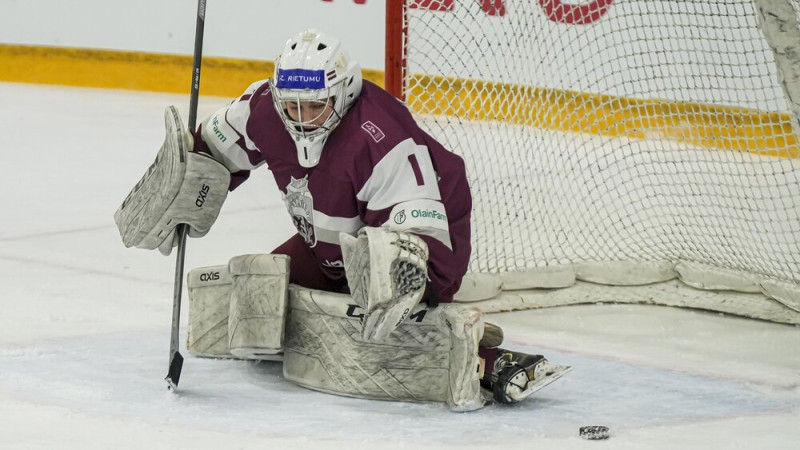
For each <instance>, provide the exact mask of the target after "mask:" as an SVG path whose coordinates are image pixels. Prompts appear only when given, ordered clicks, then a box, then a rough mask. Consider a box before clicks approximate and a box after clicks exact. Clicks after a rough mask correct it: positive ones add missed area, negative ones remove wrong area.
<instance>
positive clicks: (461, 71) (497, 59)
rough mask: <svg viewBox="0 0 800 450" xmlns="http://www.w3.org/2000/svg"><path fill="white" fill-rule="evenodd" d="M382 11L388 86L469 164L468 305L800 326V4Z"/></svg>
mask: <svg viewBox="0 0 800 450" xmlns="http://www.w3.org/2000/svg"><path fill="white" fill-rule="evenodd" d="M387 8H388V10H387V77H386V87H387V89H388V90H390V91H391V92H393V93H395V95H397V96H398V97H400V98H402V99H404V100H405V101H406V102H407V103H408V105H409V106H410V108H411V109H412V111H413V112H414V114H415V116H416V117H417V120H418V121H419V122H420V123H421V124H422V125H423V127H424V128H426V129H427V130H428V131H429V132H430V133H431V134H432V135H433V136H435V137H436V138H437V139H438V140H440V141H441V142H442V143H443V144H445V146H447V147H448V148H449V149H451V150H452V151H454V152H456V153H458V154H460V155H462V156H463V157H464V159H465V161H466V163H467V170H468V175H469V178H470V184H471V187H472V194H473V197H474V211H473V256H472V260H471V262H470V274H468V277H467V278H465V281H464V286H463V287H462V290H461V292H460V293H459V296H458V297H457V298H458V299H459V300H460V301H474V302H476V303H475V304H476V305H478V306H480V307H481V308H482V309H484V310H488V311H498V310H508V309H515V308H534V307H542V306H552V305H564V304H574V303H592V302H632V303H658V304H666V305H675V306H686V307H693V308H701V309H709V310H716V311H723V312H727V313H732V314H738V315H744V316H748V317H755V318H761V319H765V320H772V321H776V322H784V323H794V324H798V323H800V284H798V283H800V162H798V159H797V158H798V156H799V154H798V150H799V149H798V143H797V135H796V132H797V129H796V128H795V126H796V124H798V121H797V114H796V112H797V111H798V108H797V104H796V102H797V101H798V100H800V84H798V83H800V69H799V68H798V61H797V60H792V58H798V56H797V55H796V53H798V52H792V51H787V49H789V50H791V46H792V45H795V46H798V45H800V30H798V26H797V22H798V21H797V15H798V14H797V11H798V2H797V1H789V0H724V1H721V0H682V1H676V2H670V1H655V0H614V1H612V0H537V1H533V0H490V1H481V0H405V1H399V0H398V1H396V0H390V1H389V2H387ZM793 83H794V84H793ZM792 94H794V98H792ZM601 286H602V288H601Z"/></svg>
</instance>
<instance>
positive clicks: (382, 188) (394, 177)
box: [356, 138, 442, 211]
mask: <svg viewBox="0 0 800 450" xmlns="http://www.w3.org/2000/svg"><path fill="white" fill-rule="evenodd" d="M411 155H414V157H413V160H412V159H409V157H410V156H411ZM414 164H416V165H418V169H419V174H417V173H415V167H414ZM418 175H421V178H422V180H421V181H422V184H421V185H420V184H419V183H418V179H419V178H420V177H419V176H418ZM356 197H357V198H358V200H360V201H363V202H367V208H369V209H371V210H373V211H380V210H382V209H386V208H389V207H391V206H393V205H396V204H397V203H401V202H404V201H408V200H413V199H419V198H428V199H433V200H441V198H442V197H441V194H440V193H439V184H438V177H437V174H436V171H434V170H433V163H432V162H431V156H430V152H429V151H428V147H426V146H424V145H417V144H416V143H414V141H413V140H412V139H411V138H409V139H406V140H404V141H402V142H400V143H399V144H397V145H396V146H395V147H394V148H393V149H392V150H391V151H390V152H389V153H388V154H387V155H386V156H384V157H383V159H381V160H380V161H378V163H377V164H376V165H375V168H374V169H373V171H372V175H370V177H369V179H368V180H367V182H366V183H365V184H364V187H363V188H362V189H361V191H359V193H358V194H357V196H356Z"/></svg>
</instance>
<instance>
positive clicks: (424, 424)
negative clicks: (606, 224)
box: [0, 83, 800, 450]
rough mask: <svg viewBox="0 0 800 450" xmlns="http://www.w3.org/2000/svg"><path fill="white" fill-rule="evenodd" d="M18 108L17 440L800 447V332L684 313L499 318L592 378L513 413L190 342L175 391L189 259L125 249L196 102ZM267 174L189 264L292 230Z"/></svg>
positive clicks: (1, 240) (59, 93)
mask: <svg viewBox="0 0 800 450" xmlns="http://www.w3.org/2000/svg"><path fill="white" fill-rule="evenodd" d="M0 98H1V99H2V102H0V123H2V124H3V125H4V126H3V133H2V143H3V144H2V147H0V148H1V150H0V169H2V177H0V187H1V188H2V192H3V194H4V195H3V213H2V218H3V220H2V223H3V225H2V227H0V281H1V282H2V290H1V291H0V292H2V296H0V330H1V331H0V448H3V449H6V448H9V449H39V448H41V449H48V450H51V449H55V448H57V449H94V448H98V449H101V448H102V449H108V448H115V449H138V448H147V449H162V448H163V449H167V448H169V449H184V448H186V449H189V448H193V449H205V448H220V449H222V448H224V449H228V448H237V449H238V448H247V449H249V448H298V449H304V448H315V449H320V448H323V449H327V448H348V449H383V448H415V449H423V448H424V449H445V448H458V449H465V448H490V447H495V446H497V447H498V448H509V449H516V448H558V449H584V448H607V449H608V448H614V449H617V448H621V449H672V448H682V449H683V448H698V449H699V448H703V449H718V448H719V449H722V448H764V449H797V448H800V447H799V444H798V442H800V426H799V425H798V424H800V327H792V326H785V325H776V324H771V323H766V322H758V321H753V320H745V319H740V318H733V317H724V316H720V315H714V314H708V313H701V312H694V311H685V310H677V309H673V308H665V307H652V306H651V307H648V306H632V305H592V306H573V307H562V308H553V309H547V310H540V311H524V312H514V313H502V314H492V315H490V316H489V317H488V320H490V321H493V322H496V323H498V324H500V325H501V326H503V328H504V330H505V335H506V338H507V341H506V346H507V347H509V348H514V349H517V350H521V351H526V352H542V353H543V354H545V355H547V356H548V358H549V359H550V360H551V361H553V362H555V363H559V364H570V365H572V366H574V370H573V371H572V372H571V373H570V374H568V375H567V376H566V377H565V378H564V379H562V380H559V381H558V382H556V383H554V384H553V385H551V386H549V387H547V388H546V389H544V390H542V391H540V392H539V393H537V394H536V395H535V396H534V397H532V398H530V399H528V400H527V401H526V402H524V403H522V404H519V405H515V406H512V407H500V406H490V407H487V408H484V409H483V410H480V411H476V412H472V413H452V412H450V411H449V410H448V409H447V408H446V407H445V406H444V405H433V404H405V403H393V402H379V401H367V400H358V399H352V398H344V397H336V396H332V395H327V394H320V393H315V392H311V391H308V390H305V389H303V388H300V387H297V386H295V385H292V384H291V383H289V382H287V381H285V380H283V379H282V376H281V367H280V364H279V363H274V362H261V363H256V362H246V361H233V360H214V359H202V358H194V357H191V356H188V355H187V354H186V352H185V350H184V352H183V353H184V355H185V356H187V359H186V363H185V364H184V369H183V376H182V378H181V384H180V389H179V392H178V393H177V394H175V393H171V392H169V391H168V390H167V388H166V384H165V382H164V376H165V375H166V370H167V363H168V349H169V331H170V330H169V328H170V322H171V310H172V283H173V273H174V257H163V256H161V255H160V254H159V253H158V252H155V251H154V252H148V251H143V250H133V249H125V248H124V247H123V246H122V243H121V241H120V239H119V235H118V233H117V230H116V228H115V226H114V223H113V219H112V215H113V213H114V211H115V210H116V208H117V206H118V205H119V202H120V201H121V200H122V199H123V198H124V196H125V195H126V194H127V192H128V191H129V190H130V188H131V187H132V185H133V184H134V183H135V182H136V181H137V180H138V179H139V177H140V176H141V174H142V173H143V171H144V170H145V169H146V168H147V166H148V165H149V164H150V163H151V162H152V159H153V158H154V157H155V154H156V150H157V148H158V147H159V145H160V143H161V141H162V140H163V129H162V127H163V124H162V116H163V110H164V108H165V107H166V106H167V105H170V104H175V105H176V106H178V107H179V109H181V111H182V112H183V114H184V117H185V114H186V111H187V110H188V96H175V95H162V94H147V93H138V92H125V91H109V90H94V89H76V88H62V87H49V86H35V85H25V84H9V83H0ZM226 101H227V100H226V99H219V98H202V99H201V102H200V115H201V116H204V115H206V114H209V113H210V112H211V111H213V110H214V109H215V108H217V107H219V106H221V105H222V104H224V103H225V102H226ZM251 178H252V179H251V180H250V181H248V183H246V184H245V185H243V186H242V187H241V188H240V189H238V190H236V191H235V192H234V193H232V194H231V195H230V196H229V197H228V201H227V203H226V205H225V206H224V207H223V211H222V214H221V217H220V219H219V221H218V222H217V224H216V225H215V227H214V228H213V229H212V230H211V232H210V233H209V234H208V235H207V236H206V237H205V238H203V239H190V240H189V244H188V246H187V260H186V267H187V270H188V268H192V267H197V266H202V265H216V264H221V263H225V262H226V261H227V260H228V259H229V258H230V257H231V256H234V255H238V254H243V253H257V252H268V251H269V250H271V249H272V248H273V247H275V246H276V245H277V244H279V243H281V242H282V241H283V240H284V239H285V238H286V237H288V236H289V235H290V234H291V233H292V230H293V228H292V225H291V221H290V219H289V218H288V215H287V214H286V213H285V212H284V211H283V205H282V203H281V201H280V198H279V196H278V195H277V194H276V190H275V187H274V185H273V184H272V181H271V178H270V176H269V174H268V172H267V171H266V170H261V171H258V172H256V173H254V174H253V176H252V177H251ZM184 299H185V295H184ZM184 311H185V310H184ZM183 331H184V332H185V314H184V327H183ZM583 425H608V426H609V427H610V428H611V433H612V437H611V439H610V440H609V441H606V442H589V441H585V440H582V439H580V438H579V437H578V428H579V427H580V426H583Z"/></svg>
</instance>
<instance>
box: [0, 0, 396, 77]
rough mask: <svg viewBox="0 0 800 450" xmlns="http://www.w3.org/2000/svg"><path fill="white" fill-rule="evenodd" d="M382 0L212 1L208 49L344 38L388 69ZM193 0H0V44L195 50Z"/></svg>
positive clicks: (354, 52) (265, 52)
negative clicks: (303, 37)
mask: <svg viewBox="0 0 800 450" xmlns="http://www.w3.org/2000/svg"><path fill="white" fill-rule="evenodd" d="M384 14H385V2H384V1H383V0H368V1H367V2H366V3H365V4H363V5H360V4H356V3H355V2H354V1H353V0H333V1H332V2H325V1H322V0H207V4H206V22H205V38H204V44H203V53H204V55H208V56H226V57H232V58H243V59H262V60H273V59H274V58H275V56H277V55H278V53H280V51H281V49H282V47H283V43H284V42H285V41H286V39H288V38H289V37H290V36H292V35H294V34H295V33H297V32H299V31H302V30H303V29H306V28H317V29H320V30H323V31H326V32H328V33H330V34H333V35H335V36H337V37H339V38H340V39H341V40H342V41H343V42H344V44H345V45H346V47H347V48H348V49H349V52H350V54H351V56H352V57H354V58H356V59H358V60H359V61H361V64H362V66H363V67H365V68H370V69H383V55H384V39H383V35H384ZM196 17H197V1H196V0H136V1H132V2H127V1H122V0H0V43H3V44H27V45H47V46H58V47H78V48H101V49H112V50H134V51H144V52H158V53H173V54H187V55H190V54H192V51H193V49H194V33H195V21H196Z"/></svg>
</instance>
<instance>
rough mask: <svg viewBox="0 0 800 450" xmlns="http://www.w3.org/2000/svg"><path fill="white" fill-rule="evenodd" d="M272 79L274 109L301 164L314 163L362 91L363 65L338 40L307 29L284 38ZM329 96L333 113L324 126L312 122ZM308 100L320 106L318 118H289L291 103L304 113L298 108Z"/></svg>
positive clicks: (321, 112)
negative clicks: (350, 56)
mask: <svg viewBox="0 0 800 450" xmlns="http://www.w3.org/2000/svg"><path fill="white" fill-rule="evenodd" d="M270 83H271V88H272V98H273V100H274V101H275V109H277V110H278V114H279V115H280V117H281V119H282V120H283V123H284V125H285V126H286V130H287V131H289V133H290V134H291V135H292V137H294V140H295V145H296V146H297V158H298V160H299V161H300V165H302V166H303V167H314V166H316V165H317V163H319V159H320V156H321V155H322V147H323V146H324V145H325V141H326V140H327V138H328V136H329V135H330V132H331V131H332V130H333V129H334V128H335V127H336V125H338V124H339V121H340V120H341V118H342V116H343V115H344V114H345V113H346V112H347V110H348V109H350V106H352V104H353V102H355V100H356V98H358V95H359V94H360V93H361V67H360V66H359V64H358V63H357V62H354V61H352V60H351V59H350V58H349V57H348V55H347V53H345V52H344V50H342V45H341V43H340V42H339V40H338V39H336V38H334V37H331V36H328V35H326V34H324V33H320V32H318V31H316V30H307V31H304V32H302V33H300V34H298V35H297V36H295V37H293V38H291V39H289V40H288V41H287V42H286V46H285V47H284V48H283V52H282V53H281V54H280V56H278V59H277V61H276V62H275V74H274V76H273V77H272V80H271V81H270ZM331 100H332V101H333V104H332V109H333V112H332V113H330V115H329V116H328V117H327V118H325V121H324V122H323V123H322V125H319V126H317V125H315V124H313V123H312V122H313V121H315V120H317V119H318V118H319V117H320V115H321V114H323V113H324V111H327V109H325V108H322V106H324V105H327V104H328V102H329V101H331ZM309 101H310V102H318V103H319V105H320V107H319V108H317V110H318V111H320V112H319V113H318V115H317V116H316V117H302V116H300V117H298V120H295V119H293V118H292V117H290V116H289V113H288V111H287V107H288V106H289V105H291V106H293V107H294V108H296V109H295V112H296V113H297V115H300V114H299V113H300V111H301V110H300V109H297V106H298V105H299V104H300V102H309Z"/></svg>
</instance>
